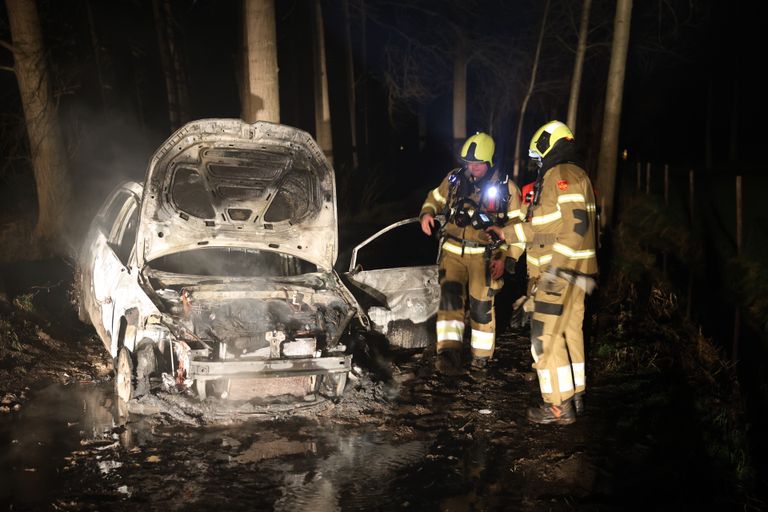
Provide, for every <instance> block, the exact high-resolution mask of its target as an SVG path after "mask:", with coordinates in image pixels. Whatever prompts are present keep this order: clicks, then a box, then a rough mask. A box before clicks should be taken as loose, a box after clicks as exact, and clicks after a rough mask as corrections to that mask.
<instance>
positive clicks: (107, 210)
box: [99, 190, 133, 238]
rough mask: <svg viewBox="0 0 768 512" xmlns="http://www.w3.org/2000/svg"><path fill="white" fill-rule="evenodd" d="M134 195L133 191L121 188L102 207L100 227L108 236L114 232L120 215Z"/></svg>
mask: <svg viewBox="0 0 768 512" xmlns="http://www.w3.org/2000/svg"><path fill="white" fill-rule="evenodd" d="M132 197H133V196H132V195H131V193H130V192H128V191H127V190H120V191H118V192H117V193H116V194H115V195H114V196H113V197H112V200H111V201H110V202H109V204H108V205H107V206H105V207H104V208H102V211H101V218H100V219H99V227H100V228H101V230H102V232H103V233H104V236H106V237H107V238H109V236H110V234H111V233H112V232H113V230H114V227H115V223H116V222H117V219H118V216H119V215H120V213H121V212H123V210H124V208H125V205H126V203H127V202H128V201H129V200H131V199H132Z"/></svg>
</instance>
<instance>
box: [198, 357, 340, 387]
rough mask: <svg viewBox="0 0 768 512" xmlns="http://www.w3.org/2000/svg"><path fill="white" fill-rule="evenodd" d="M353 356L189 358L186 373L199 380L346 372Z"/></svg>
mask: <svg viewBox="0 0 768 512" xmlns="http://www.w3.org/2000/svg"><path fill="white" fill-rule="evenodd" d="M351 369H352V356H338V357H313V358H302V359H272V360H263V361H190V365H189V370H188V371H187V377H188V378H190V379H197V380H203V381H205V380H214V379H254V378H270V377H301V376H307V375H327V374H335V373H345V372H349V371H350V370H351Z"/></svg>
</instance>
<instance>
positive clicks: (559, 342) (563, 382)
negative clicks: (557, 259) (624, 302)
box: [531, 278, 586, 405]
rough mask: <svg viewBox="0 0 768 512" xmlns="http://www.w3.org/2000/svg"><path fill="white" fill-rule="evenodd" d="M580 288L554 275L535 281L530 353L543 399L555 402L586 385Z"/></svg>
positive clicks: (582, 305) (582, 297)
mask: <svg viewBox="0 0 768 512" xmlns="http://www.w3.org/2000/svg"><path fill="white" fill-rule="evenodd" d="M583 323H584V290H582V289H581V288H578V287H576V286H573V285H572V284H570V283H568V282H567V281H565V280H564V279H560V278H558V279H557V280H555V282H554V283H551V284H550V285H549V286H546V285H543V284H542V283H539V287H538V289H537V290H536V293H535V295H534V309H533V317H532V319H531V354H532V355H533V361H534V363H533V368H535V369H536V373H537V375H538V377H539V387H540V389H541V396H542V398H543V399H544V401H545V402H547V403H551V404H555V405H559V404H560V403H561V402H562V401H563V400H568V399H569V398H571V397H572V396H573V395H574V393H579V392H582V391H584V390H585V388H586V379H585V373H584V331H583V329H582V326H583Z"/></svg>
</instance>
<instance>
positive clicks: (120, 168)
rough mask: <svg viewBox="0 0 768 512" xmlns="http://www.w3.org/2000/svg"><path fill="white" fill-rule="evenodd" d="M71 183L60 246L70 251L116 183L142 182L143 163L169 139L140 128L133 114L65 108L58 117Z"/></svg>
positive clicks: (75, 247) (80, 238)
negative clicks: (62, 133) (70, 199)
mask: <svg viewBox="0 0 768 512" xmlns="http://www.w3.org/2000/svg"><path fill="white" fill-rule="evenodd" d="M61 121H62V126H63V129H64V132H65V134H66V142H67V145H68V150H69V151H68V153H69V156H70V174H71V179H72V182H73V198H72V208H71V209H70V219H69V220H68V222H67V223H66V234H65V236H66V242H67V244H68V245H70V247H71V248H72V249H74V251H75V252H76V251H77V250H78V249H79V248H80V246H81V245H82V242H83V238H84V236H85V235H86V234H87V232H88V227H89V225H90V223H91V221H92V220H93V218H94V215H95V214H96V212H97V211H98V209H99V207H100V206H101V205H102V203H103V202H104V200H105V199H106V198H107V196H108V195H109V194H110V192H111V191H112V190H113V189H114V188H115V187H117V186H118V185H119V184H120V183H123V182H125V181H137V182H139V183H143V181H144V175H145V173H146V169H147V165H148V164H149V159H150V158H151V157H152V154H153V153H154V151H155V150H156V149H157V148H158V147H159V146H160V144H162V143H163V141H164V140H165V139H166V138H167V137H168V135H169V134H162V133H160V132H159V131H155V130H151V129H148V128H147V127H146V126H142V125H141V124H140V123H139V122H138V120H137V119H136V116H135V115H134V114H133V113H129V112H124V111H118V110H110V111H109V112H103V111H96V110H94V109H92V108H90V107H88V106H85V105H83V104H74V105H72V104H70V105H68V106H67V108H66V110H65V111H64V112H62V119H61Z"/></svg>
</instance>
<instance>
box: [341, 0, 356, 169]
mask: <svg viewBox="0 0 768 512" xmlns="http://www.w3.org/2000/svg"><path fill="white" fill-rule="evenodd" d="M342 13H343V16H344V19H343V22H344V33H343V34H342V36H343V38H344V59H345V61H346V66H345V67H346V69H345V70H344V72H345V73H346V85H347V105H348V107H349V133H350V138H351V143H352V168H353V169H357V166H358V165H359V161H358V157H357V100H356V99H355V97H356V95H357V94H356V91H355V60H354V58H353V54H352V27H351V25H350V23H351V22H350V18H349V0H343V2H342Z"/></svg>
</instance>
